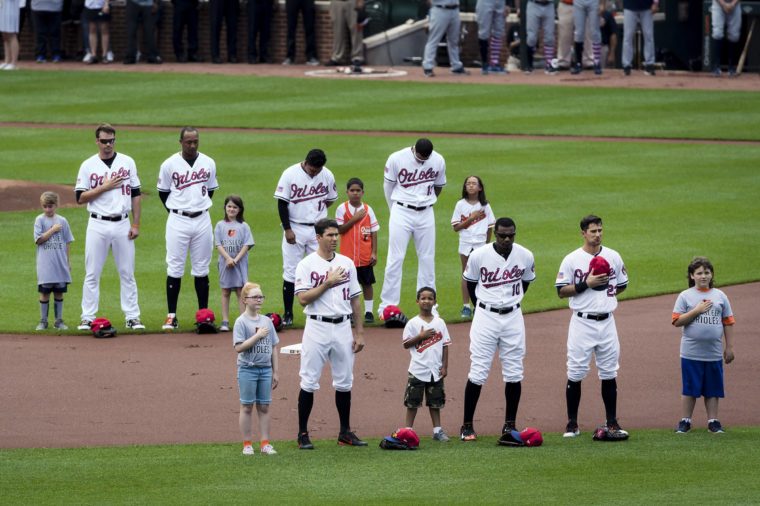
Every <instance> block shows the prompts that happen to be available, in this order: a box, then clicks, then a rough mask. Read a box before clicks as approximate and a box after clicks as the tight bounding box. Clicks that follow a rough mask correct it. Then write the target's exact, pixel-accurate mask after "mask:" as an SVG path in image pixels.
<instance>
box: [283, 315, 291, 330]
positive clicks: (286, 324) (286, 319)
mask: <svg viewBox="0 0 760 506" xmlns="http://www.w3.org/2000/svg"><path fill="white" fill-rule="evenodd" d="M292 325H293V313H285V314H284V315H282V326H283V327H290V326H292Z"/></svg>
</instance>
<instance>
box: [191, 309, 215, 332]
mask: <svg viewBox="0 0 760 506" xmlns="http://www.w3.org/2000/svg"><path fill="white" fill-rule="evenodd" d="M215 321H216V316H215V315H214V312H213V311H211V310H210V309H207V308H204V309H199V310H198V311H197V312H196V313H195V332H197V333H198V334H216V333H217V332H219V329H217V328H216V325H215V324H214V322H215Z"/></svg>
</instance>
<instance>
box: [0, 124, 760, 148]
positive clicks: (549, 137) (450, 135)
mask: <svg viewBox="0 0 760 506" xmlns="http://www.w3.org/2000/svg"><path fill="white" fill-rule="evenodd" d="M92 126H93V125H85V124H79V123H36V122H25V121H19V122H14V121H0V128H43V129H56V130H57V129H61V128H71V129H88V130H91V129H92ZM193 126H194V127H196V128H201V129H203V131H204V132H217V133H251V134H284V135H337V136H351V137H361V136H371V137H403V136H411V137H415V138H418V137H437V138H445V139H460V138H461V139H503V140H516V141H522V140H525V141H549V142H555V141H557V142H642V143H653V144H697V145H701V144H704V145H722V146H760V141H755V140H746V139H710V138H703V139H700V138H688V139H687V138H679V137H641V136H629V137H615V136H588V135H560V134H542V135H536V134H496V133H491V134H487V133H470V132H437V133H435V132H420V131H417V132H414V131H401V130H398V131H390V130H384V131H375V130H333V129H318V130H317V129H307V128H300V129H292V128H257V127H219V126H204V125H201V124H193ZM118 128H119V130H128V131H131V132H151V131H154V132H167V131H169V132H173V131H175V130H177V129H178V128H181V126H178V125H171V126H168V125H164V126H161V125H118Z"/></svg>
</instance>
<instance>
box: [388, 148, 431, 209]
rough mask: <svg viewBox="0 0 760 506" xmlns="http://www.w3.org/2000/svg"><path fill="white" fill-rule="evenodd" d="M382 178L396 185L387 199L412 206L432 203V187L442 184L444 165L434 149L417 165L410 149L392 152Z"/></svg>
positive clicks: (423, 205)
mask: <svg viewBox="0 0 760 506" xmlns="http://www.w3.org/2000/svg"><path fill="white" fill-rule="evenodd" d="M384 177H385V179H386V181H390V182H392V183H396V185H395V186H394V187H393V193H391V200H393V201H394V202H403V203H404V204H409V205H412V206H415V207H427V206H432V205H433V204H435V202H436V200H438V197H437V196H436V194H435V190H434V187H436V186H438V187H442V186H445V185H446V162H445V161H444V159H443V157H442V156H441V155H439V154H438V153H437V152H436V151H435V150H433V152H432V153H431V154H430V158H428V159H427V160H425V161H424V162H422V163H420V162H418V161H417V159H416V158H415V157H414V151H412V148H411V147H408V148H404V149H402V150H400V151H396V152H395V153H393V154H391V156H389V157H388V161H387V162H385V176H384Z"/></svg>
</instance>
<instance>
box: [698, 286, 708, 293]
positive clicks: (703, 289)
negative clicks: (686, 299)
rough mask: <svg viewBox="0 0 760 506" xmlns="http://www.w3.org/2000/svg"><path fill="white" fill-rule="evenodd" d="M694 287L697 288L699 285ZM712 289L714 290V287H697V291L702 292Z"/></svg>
mask: <svg viewBox="0 0 760 506" xmlns="http://www.w3.org/2000/svg"><path fill="white" fill-rule="evenodd" d="M694 288H697V287H694ZM710 290H712V288H697V291H698V292H702V293H705V292H709V291H710Z"/></svg>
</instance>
